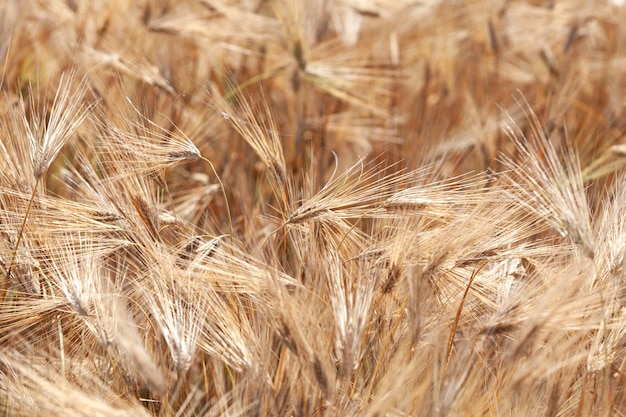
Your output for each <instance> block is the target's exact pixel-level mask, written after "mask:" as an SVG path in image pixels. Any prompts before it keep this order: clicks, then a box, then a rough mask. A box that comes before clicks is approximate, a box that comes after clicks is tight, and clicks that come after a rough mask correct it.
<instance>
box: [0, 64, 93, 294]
mask: <svg viewBox="0 0 626 417" xmlns="http://www.w3.org/2000/svg"><path fill="white" fill-rule="evenodd" d="M75 78H76V73H75V72H71V73H69V74H63V75H62V76H61V79H60V80H59V85H58V87H57V90H56V93H55V95H54V99H53V100H52V104H51V105H50V109H49V110H48V108H47V107H46V105H45V104H44V108H43V109H37V103H36V102H35V95H34V94H33V92H32V91H31V95H30V112H31V114H30V117H29V116H28V115H27V111H26V108H25V103H24V100H23V99H21V100H20V105H21V119H22V122H23V128H24V131H25V134H26V139H27V143H28V146H29V152H30V157H31V161H30V164H29V165H28V166H27V167H28V168H29V169H28V171H29V172H30V173H32V175H33V177H34V178H33V179H32V181H33V182H32V184H33V185H32V189H31V191H32V193H31V198H30V201H29V202H28V204H27V206H26V208H25V212H24V214H23V221H22V224H21V226H20V229H19V232H18V236H17V241H16V243H15V249H14V251H13V255H12V258H11V261H10V263H9V264H8V265H7V269H6V272H5V277H4V282H3V283H2V285H1V288H0V301H1V302H2V303H3V304H4V301H5V299H6V291H7V289H8V287H9V285H10V280H11V279H12V269H13V267H14V262H15V259H16V256H17V253H18V251H19V249H20V244H21V242H22V239H23V236H24V230H25V227H26V222H27V220H28V217H29V214H30V211H31V208H32V204H33V201H34V199H35V195H36V194H37V188H38V186H39V184H40V181H41V180H42V178H43V176H44V174H45V173H46V172H47V171H48V169H49V168H50V165H51V164H52V162H53V161H54V160H55V159H56V157H57V155H58V154H59V152H60V151H61V149H62V148H63V146H64V145H65V144H66V142H67V141H68V140H69V139H70V138H71V137H72V136H73V135H74V133H75V131H76V129H77V128H78V127H79V126H80V124H81V123H82V122H83V121H84V120H85V118H87V116H88V115H89V112H90V110H91V108H92V107H93V106H94V105H95V104H96V102H95V101H94V102H92V103H91V104H89V105H86V104H85V102H84V99H85V95H86V93H87V90H88V88H87V84H86V81H85V79H84V78H83V80H82V81H80V82H78V83H76V82H75ZM12 140H14V141H16V142H18V143H20V142H22V143H23V138H12ZM18 147H19V146H18Z"/></svg>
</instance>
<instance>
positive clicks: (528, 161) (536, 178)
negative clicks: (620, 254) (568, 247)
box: [503, 104, 596, 258]
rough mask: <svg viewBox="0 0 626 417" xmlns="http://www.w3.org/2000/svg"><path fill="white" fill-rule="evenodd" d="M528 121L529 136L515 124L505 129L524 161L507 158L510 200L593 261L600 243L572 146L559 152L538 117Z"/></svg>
mask: <svg viewBox="0 0 626 417" xmlns="http://www.w3.org/2000/svg"><path fill="white" fill-rule="evenodd" d="M526 105H527V104H526ZM527 118H528V120H529V122H530V125H531V134H530V136H527V135H524V133H523V132H522V131H521V129H520V128H519V127H518V126H517V124H516V123H515V122H514V121H513V120H512V119H510V123H509V125H508V127H507V134H508V135H509V137H510V138H511V140H512V141H514V142H515V144H516V147H517V150H518V152H519V154H520V156H521V158H520V160H519V162H517V161H513V160H512V159H510V158H507V157H505V158H503V163H504V166H505V167H507V168H508V169H509V170H510V172H509V173H507V174H506V177H507V178H508V181H509V182H510V188H509V191H508V192H509V195H510V197H511V198H512V199H513V200H514V201H516V202H517V203H518V204H519V205H520V206H522V207H525V208H526V209H527V210H529V211H530V212H531V213H533V214H534V215H535V216H536V217H537V219H538V220H540V221H542V222H545V223H547V224H549V225H550V227H551V228H553V229H554V230H555V231H556V232H558V233H559V234H560V235H561V236H562V237H565V238H568V239H570V240H571V242H572V243H574V244H575V245H576V246H577V247H579V248H580V249H581V251H582V253H583V254H584V255H585V256H587V257H589V258H593V257H594V256H595V252H596V237H595V233H594V230H593V227H592V224H591V211H590V208H589V204H588V202H587V195H586V192H585V184H584V181H583V176H582V168H581V166H580V161H579V158H578V155H577V153H576V150H575V148H574V145H573V144H566V145H565V146H564V148H562V149H561V152H558V151H557V149H556V148H555V146H554V144H553V143H552V142H551V140H550V138H549V137H547V136H546V133H545V131H544V130H543V128H542V127H541V125H540V123H539V120H538V119H537V117H536V115H535V114H534V113H533V112H532V111H530V112H529V113H527Z"/></svg>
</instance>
